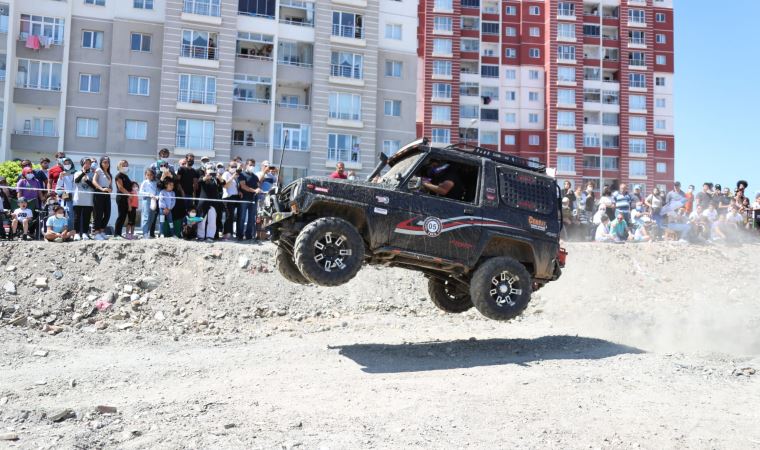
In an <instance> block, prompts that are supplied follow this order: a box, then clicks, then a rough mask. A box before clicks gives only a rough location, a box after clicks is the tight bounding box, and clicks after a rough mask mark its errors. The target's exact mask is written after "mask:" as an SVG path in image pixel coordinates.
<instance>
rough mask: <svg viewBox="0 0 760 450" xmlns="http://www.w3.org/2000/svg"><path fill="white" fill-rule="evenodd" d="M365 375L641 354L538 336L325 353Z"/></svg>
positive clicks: (570, 338) (624, 348)
mask: <svg viewBox="0 0 760 450" xmlns="http://www.w3.org/2000/svg"><path fill="white" fill-rule="evenodd" d="M329 348H330V349H337V350H338V353H339V354H340V355H342V356H345V357H347V358H349V359H351V360H353V361H355V362H356V363H357V364H359V365H360V366H362V370H363V371H364V372H367V373H398V372H424V371H431V370H447V369H462V368H470V367H480V366H498V365H505V364H527V363H530V362H534V361H546V360H560V359H588V360H591V359H603V358H609V357H611V356H616V355H623V354H639V353H644V351H643V350H640V349H638V348H634V347H628V346H625V345H620V344H615V343H614V342H609V341H605V340H602V339H594V338H586V337H577V336H543V337H540V338H536V339H484V340H474V339H470V340H459V341H448V342H419V343H407V344H398V345H388V344H353V345H341V346H335V347H329Z"/></svg>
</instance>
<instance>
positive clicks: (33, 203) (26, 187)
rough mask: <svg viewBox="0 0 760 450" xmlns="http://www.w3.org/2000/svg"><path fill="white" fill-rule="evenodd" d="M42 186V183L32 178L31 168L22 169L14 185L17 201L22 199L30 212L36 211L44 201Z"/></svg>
mask: <svg viewBox="0 0 760 450" xmlns="http://www.w3.org/2000/svg"><path fill="white" fill-rule="evenodd" d="M42 186H43V185H42V183H40V181H39V180H38V179H37V178H35V177H34V172H33V171H32V168H31V167H24V169H23V170H22V171H21V177H20V178H19V180H18V182H17V183H16V193H17V195H18V198H19V199H21V198H22V197H23V198H24V200H26V201H27V206H28V207H29V209H30V210H31V211H32V212H34V211H36V210H38V209H39V208H40V207H41V205H42V203H43V202H44V201H45V193H44V192H43V191H42ZM35 217H36V213H35Z"/></svg>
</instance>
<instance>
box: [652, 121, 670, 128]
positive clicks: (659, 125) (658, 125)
mask: <svg viewBox="0 0 760 450" xmlns="http://www.w3.org/2000/svg"><path fill="white" fill-rule="evenodd" d="M654 127H655V128H657V129H658V130H664V129H666V128H667V122H666V121H665V120H664V119H658V120H655V121H654Z"/></svg>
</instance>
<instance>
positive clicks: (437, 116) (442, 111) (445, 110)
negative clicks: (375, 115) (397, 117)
mask: <svg viewBox="0 0 760 450" xmlns="http://www.w3.org/2000/svg"><path fill="white" fill-rule="evenodd" d="M399 103H400V102H399ZM386 109H387V105H386ZM432 114H433V115H432V117H433V120H434V121H440V122H450V121H451V106H446V105H433V108H432Z"/></svg>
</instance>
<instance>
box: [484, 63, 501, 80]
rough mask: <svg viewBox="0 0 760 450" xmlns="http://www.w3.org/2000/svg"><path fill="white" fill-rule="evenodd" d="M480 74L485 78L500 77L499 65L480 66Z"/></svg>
mask: <svg viewBox="0 0 760 450" xmlns="http://www.w3.org/2000/svg"><path fill="white" fill-rule="evenodd" d="M480 76H482V77H483V78H499V66H487V65H485V64H483V65H482V66H480Z"/></svg>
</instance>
